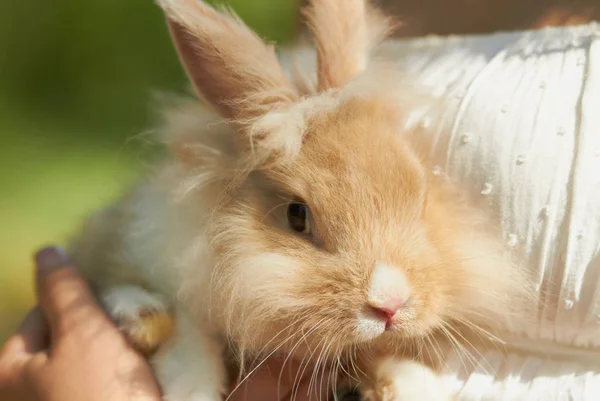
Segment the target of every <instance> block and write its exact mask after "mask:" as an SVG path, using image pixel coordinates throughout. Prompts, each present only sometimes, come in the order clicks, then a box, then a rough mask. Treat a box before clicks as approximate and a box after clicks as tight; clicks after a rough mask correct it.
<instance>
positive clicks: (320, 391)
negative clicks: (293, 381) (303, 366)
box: [281, 371, 334, 401]
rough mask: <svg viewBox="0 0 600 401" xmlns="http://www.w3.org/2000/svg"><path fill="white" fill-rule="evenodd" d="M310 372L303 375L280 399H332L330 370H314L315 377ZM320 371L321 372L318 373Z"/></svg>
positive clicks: (297, 400)
mask: <svg viewBox="0 0 600 401" xmlns="http://www.w3.org/2000/svg"><path fill="white" fill-rule="evenodd" d="M310 373H311V374H309V375H307V376H305V377H304V378H303V379H302V381H301V382H300V383H299V384H298V386H295V387H293V388H292V390H291V391H290V392H289V393H288V394H287V395H286V396H285V397H284V398H282V399H281V401H291V400H293V401H329V400H332V399H333V398H334V397H333V391H332V383H333V377H332V376H331V375H332V373H333V372H332V371H324V372H320V371H316V372H315V375H316V376H315V378H314V379H313V377H312V373H313V372H312V371H311V372H310ZM319 373H321V374H319Z"/></svg>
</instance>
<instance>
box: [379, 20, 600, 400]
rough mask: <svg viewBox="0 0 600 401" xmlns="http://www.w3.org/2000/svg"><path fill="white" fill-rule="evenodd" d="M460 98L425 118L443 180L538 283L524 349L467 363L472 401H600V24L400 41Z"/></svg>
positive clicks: (396, 47) (460, 377)
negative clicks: (459, 190)
mask: <svg viewBox="0 0 600 401" xmlns="http://www.w3.org/2000/svg"><path fill="white" fill-rule="evenodd" d="M382 54H385V55H386V58H389V56H390V54H393V55H394V57H396V58H395V59H396V60H398V61H397V62H398V66H399V68H401V69H405V70H407V71H410V72H412V73H414V74H415V76H416V77H417V78H416V79H417V81H418V83H421V84H425V85H428V86H430V87H431V88H432V89H433V91H434V92H435V93H436V94H438V95H441V96H444V97H445V98H447V99H449V102H448V104H447V105H446V106H445V108H444V112H443V117H442V118H441V119H439V118H436V119H433V118H431V119H428V118H427V117H425V118H424V119H422V120H421V122H420V123H421V124H422V126H423V127H425V128H427V130H426V131H427V132H428V133H426V135H431V138H429V139H430V140H428V141H427V142H430V143H431V157H432V158H433V160H434V163H435V164H436V165H437V166H436V169H437V170H438V171H439V172H440V173H441V174H448V175H449V176H451V177H453V178H455V179H457V180H458V181H459V182H464V183H469V184H470V186H471V187H470V188H471V190H472V191H473V194H474V195H475V196H476V197H477V199H479V201H481V203H482V205H483V206H485V207H486V208H488V209H491V210H492V211H493V212H494V213H495V214H496V215H497V216H499V217H500V220H501V223H502V230H503V234H504V236H505V239H506V241H507V243H508V244H509V245H510V246H512V247H513V249H514V250H515V252H517V253H518V254H520V255H522V257H523V258H525V260H526V261H527V262H528V266H529V268H530V269H532V271H533V274H534V276H535V277H537V283H538V287H537V288H538V291H539V313H538V314H536V315H532V316H531V317H530V320H529V321H528V322H527V324H522V322H520V323H519V325H515V327H508V328H507V329H508V331H509V332H510V334H511V336H512V338H513V340H512V341H513V342H514V344H513V345H514V348H513V349H514V350H513V351H511V352H509V353H508V354H501V353H499V352H498V351H495V350H481V352H482V354H483V355H482V356H481V357H480V358H479V362H480V368H478V369H477V370H475V371H472V370H470V369H465V368H463V367H462V365H463V364H462V361H461V360H460V359H459V358H458V357H454V358H453V359H452V360H451V364H450V366H449V368H448V372H447V373H446V379H447V380H448V382H449V383H450V384H451V385H453V386H455V388H456V389H457V390H459V393H460V399H461V400H469V401H471V400H473V401H474V400H486V401H487V400H489V401H492V400H494V401H495V400H527V401H530V400H540V401H553V400H556V401H559V400H560V401H566V400H577V401H582V400H585V401H588V400H590V401H591V400H595V401H598V400H600V256H599V255H600V253H599V248H600V25H597V24H590V25H585V26H578V27H568V28H549V29H543V30H538V31H527V32H511V33H497V34H491V35H483V36H464V37H451V38H421V39H413V40H407V41H399V42H394V43H391V44H389V45H387V46H386V47H385V48H384V50H383V53H382Z"/></svg>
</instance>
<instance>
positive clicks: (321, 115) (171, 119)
mask: <svg viewBox="0 0 600 401" xmlns="http://www.w3.org/2000/svg"><path fill="white" fill-rule="evenodd" d="M158 3H159V4H160V6H161V7H162V8H163V10H164V12H165V14H166V16H167V21H168V25H169V28H170V32H171V35H172V38H173V41H174V43H175V45H176V48H177V50H178V53H179V56H180V59H181V62H182V64H183V66H184V68H185V70H186V72H187V74H188V76H189V78H190V80H191V82H192V84H193V87H194V88H195V90H196V92H197V95H198V97H200V98H201V99H202V100H203V103H204V104H201V103H200V102H198V101H195V100H190V101H187V100H186V101H182V102H180V103H179V104H178V105H176V107H174V108H172V109H170V110H169V111H168V112H167V113H166V118H165V120H166V123H165V126H164V127H163V129H162V133H163V139H164V141H165V143H166V147H167V149H168V151H169V157H168V159H167V160H166V161H165V162H164V163H163V164H161V165H160V166H158V168H157V169H156V174H155V175H154V176H153V177H152V178H151V179H148V180H146V181H145V182H143V183H141V184H139V185H138V186H137V187H136V188H134V189H132V190H131V192H129V193H128V194H127V195H126V196H125V197H123V199H122V200H121V201H119V202H118V203H117V204H115V205H113V206H111V207H109V208H107V209H106V210H103V211H101V212H99V213H98V214H96V215H94V216H91V217H90V218H89V219H88V220H87V221H86V223H85V225H84V228H83V232H82V233H81V235H79V236H78V237H77V239H76V240H75V241H73V243H72V246H71V248H70V253H71V254H72V256H73V259H74V260H75V261H76V262H77V263H78V264H79V265H80V266H81V268H82V270H83V272H84V273H85V275H86V277H87V278H88V279H89V280H90V282H91V283H92V285H93V287H94V289H95V291H96V293H97V295H98V298H99V299H100V300H101V302H103V304H104V306H105V308H106V310H107V311H108V313H109V314H110V315H111V317H112V318H113V319H114V320H115V321H117V322H119V324H120V325H121V326H122V327H123V328H124V330H125V332H126V333H127V335H128V336H129V337H130V338H131V340H132V342H133V343H134V344H135V345H137V346H138V347H139V348H140V349H141V350H142V351H144V352H147V353H148V354H152V355H151V357H150V358H151V362H152V364H153V366H154V368H155V371H156V374H157V377H158V380H159V382H160V384H161V386H162V388H163V390H164V393H165V398H166V399H167V400H169V401H200V400H219V399H221V398H222V396H223V394H224V391H225V390H224V389H225V385H226V383H227V378H228V372H227V369H226V365H227V364H226V355H229V356H231V357H232V360H233V361H235V363H236V364H237V367H238V368H242V369H243V368H251V367H252V366H254V365H251V364H249V363H248V361H250V360H259V361H260V360H262V359H263V358H264V357H265V356H267V355H269V354H271V353H274V352H281V353H286V354H288V355H294V356H296V357H299V358H305V359H306V360H312V361H313V362H317V364H318V365H319V364H320V365H321V366H323V364H327V363H331V362H335V363H336V364H338V366H339V367H340V369H339V371H340V372H341V371H343V370H346V368H345V367H348V369H349V368H350V367H354V368H357V369H356V371H359V370H360V371H362V372H363V373H364V374H365V375H366V376H364V375H363V374H362V373H361V375H359V376H360V377H364V383H373V385H372V386H371V388H370V390H369V388H368V384H366V385H365V386H366V387H365V388H366V390H365V394H366V396H367V397H368V398H372V399H377V398H388V399H398V400H407V401H411V400H419V401H420V400H422V399H423V398H422V394H417V395H412V396H411V395H410V394H409V395H406V394H408V393H407V392H395V391H396V390H394V389H395V388H396V389H399V388H401V387H402V386H400V387H398V385H397V383H398V380H402V377H406V382H405V386H409V385H413V384H414V383H413V382H414V381H415V378H416V377H424V376H422V375H420V373H419V372H421V373H422V372H423V369H425V368H424V367H423V366H422V365H421V364H419V363H413V362H410V363H409V362H406V360H408V359H409V358H410V359H412V358H413V357H415V356H417V355H422V356H424V358H422V359H423V361H424V363H426V362H428V359H431V361H430V362H432V366H435V363H434V362H435V361H434V359H436V358H433V357H432V358H427V355H428V354H431V352H429V353H428V352H423V351H424V349H427V346H424V347H421V346H420V345H421V344H428V342H427V340H429V341H431V338H435V336H437V335H438V333H439V332H445V333H448V332H449V329H446V328H447V327H451V330H452V332H458V330H459V327H462V326H465V327H472V328H477V327H480V326H482V327H483V326H485V327H488V326H490V324H491V323H496V322H500V321H502V319H503V318H505V317H507V316H510V315H511V313H512V312H513V310H514V308H512V306H513V305H518V304H519V301H518V298H519V297H522V296H523V295H525V294H526V293H527V288H528V285H527V279H526V277H525V276H524V275H523V273H521V271H520V270H519V269H518V268H517V267H516V266H515V265H514V264H513V263H512V262H511V261H510V260H509V259H508V258H506V257H505V255H504V250H503V247H502V242H501V241H498V240H497V238H496V236H495V234H494V232H493V230H491V229H490V227H492V226H493V225H492V224H491V223H489V222H488V221H487V220H486V219H485V217H483V216H482V215H481V213H480V212H479V211H477V210H476V209H474V208H472V207H471V206H469V204H468V201H467V200H466V199H463V196H462V195H461V191H460V190H459V189H458V187H456V186H454V185H453V184H452V183H449V182H447V180H446V179H445V178H443V177H441V176H437V175H435V174H434V173H433V172H432V169H431V167H430V166H428V165H427V163H426V159H425V158H423V157H422V155H420V154H419V151H418V149H419V146H418V135H416V134H415V132H411V131H409V130H408V129H404V128H403V127H405V126H406V121H407V118H408V114H409V113H408V110H410V109H411V108H412V107H413V106H415V105H416V104H417V103H418V102H421V101H422V100H424V99H426V98H425V97H421V95H419V94H418V93H417V92H415V91H413V89H411V88H410V86H409V85H407V84H406V82H405V80H403V79H402V76H401V74H399V73H398V72H396V71H394V69H393V68H389V67H385V66H384V64H375V63H371V62H370V56H369V55H370V54H371V51H372V50H373V48H374V46H376V45H377V43H378V42H379V41H380V40H381V39H382V38H383V37H384V35H385V33H386V32H387V30H388V26H389V25H388V21H387V19H386V18H383V17H382V16H381V15H379V13H377V12H376V11H375V10H374V9H372V8H371V7H369V6H368V4H365V1H364V0H313V1H312V3H311V4H310V6H309V7H308V8H307V9H306V13H305V14H306V16H307V18H308V22H309V27H310V28H311V30H312V33H313V35H314V41H315V48H316V54H317V59H318V62H317V64H318V65H317V69H316V76H317V77H318V85H317V88H316V89H315V90H314V93H310V92H311V90H309V89H307V88H309V86H308V85H298V84H294V83H293V82H292V81H291V80H290V79H289V78H288V77H287V76H286V74H284V72H283V70H282V68H281V67H280V64H279V62H278V60H277V57H276V55H275V53H274V51H273V49H272V48H271V47H270V46H268V45H266V44H265V43H264V42H263V41H261V40H260V38H259V37H258V36H257V35H255V34H254V33H253V32H252V31H251V30H249V29H248V28H247V27H246V26H245V25H244V24H243V23H242V21H240V20H239V19H238V18H237V17H235V16H234V15H233V14H232V13H230V12H226V11H217V10H215V9H214V8H212V7H210V6H208V5H206V4H204V3H203V2H201V1H197V0H159V1H158ZM206 105H208V106H209V108H210V110H208V109H207V108H206V107H205V106H206ZM417 134H418V133H417ZM172 317H174V318H172ZM457 338H460V337H458V336H457ZM159 345H160V346H159ZM156 348H158V350H156ZM155 351H156V352H155ZM379 355H381V356H382V357H383V356H386V355H387V356H393V357H394V358H395V359H394V362H393V363H392V364H391V365H390V360H389V359H385V358H383V359H380V358H378V357H377V356H379ZM405 358H406V359H405ZM377 361H382V362H377ZM361 366H362V368H361ZM432 375H433V374H432ZM427 377H429V376H427ZM432 377H434V376H432ZM388 379H393V380H392V381H393V383H395V384H386V383H387V382H386V380H388ZM369 380H370V381H369ZM361 381H362V379H361ZM388 381H389V380H388ZM390 383H391V382H390ZM373 386H375V387H376V388H375V389H373ZM394 386H396V387H394ZM390 391H391V393H390ZM431 397H432V399H436V400H437V399H440V400H443V399H446V398H447V397H448V394H444V393H440V394H437V395H435V394H434V395H431Z"/></svg>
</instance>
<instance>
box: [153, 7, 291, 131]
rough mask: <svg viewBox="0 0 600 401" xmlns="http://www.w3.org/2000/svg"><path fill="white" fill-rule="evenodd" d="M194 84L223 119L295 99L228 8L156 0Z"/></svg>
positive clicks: (266, 50) (269, 52)
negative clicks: (219, 9)
mask: <svg viewBox="0 0 600 401" xmlns="http://www.w3.org/2000/svg"><path fill="white" fill-rule="evenodd" d="M157 2H158V4H159V5H160V6H161V8H162V9H163V10H164V12H165V14H166V17H167V23H168V25H169V28H170V31H171V36H172V38H173V42H174V44H175V47H176V48H177V51H178V54H179V58H180V60H181V63H182V64H183V67H184V68H185V70H186V72H187V75H188V77H189V78H190V80H191V82H192V84H193V85H194V88H195V90H196V92H197V94H198V95H199V97H201V98H202V99H203V100H205V101H206V102H207V103H209V104H210V105H212V106H213V107H214V108H215V109H216V110H217V111H218V112H219V113H220V114H221V115H222V116H223V117H225V118H228V119H233V120H235V121H236V122H238V123H241V125H242V126H243V124H244V121H250V120H252V119H253V118H256V117H260V116H261V115H263V114H266V113H267V112H268V111H269V110H271V109H273V108H275V107H277V106H280V105H282V104H287V103H292V102H294V101H295V100H297V94H296V90H295V88H294V87H293V86H292V85H291V84H290V82H289V81H288V79H287V78H286V77H285V75H284V73H283V70H282V69H281V67H280V65H279V62H278V60H277V57H276V55H275V52H274V50H273V48H272V46H268V45H266V44H265V43H264V42H263V41H262V40H261V39H260V38H259V37H258V36H257V35H256V34H255V33H254V32H252V30H250V29H249V28H248V27H247V26H246V25H244V23H243V22H242V21H241V20H240V19H239V18H237V17H236V16H235V15H234V14H233V13H232V12H229V11H227V10H223V11H220V12H218V11H217V10H215V9H214V8H212V7H211V6H209V5H207V4H205V3H204V2H203V1H200V0H157Z"/></svg>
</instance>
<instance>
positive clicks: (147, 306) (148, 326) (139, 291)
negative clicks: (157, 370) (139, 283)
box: [102, 286, 174, 355]
mask: <svg viewBox="0 0 600 401" xmlns="http://www.w3.org/2000/svg"><path fill="white" fill-rule="evenodd" d="M102 301H103V303H104V306H105V308H106V311H107V313H108V314H109V316H110V317H111V318H112V319H113V321H114V322H115V323H116V324H117V325H118V326H119V328H120V329H121V330H122V331H123V332H124V334H125V336H126V337H127V338H128V340H129V341H130V343H131V344H132V345H133V347H134V348H136V349H137V350H138V351H139V352H141V353H142V354H144V355H151V354H153V353H154V352H155V351H156V350H157V349H158V347H159V346H160V345H161V344H162V343H164V342H165V341H166V340H167V339H168V338H169V337H170V336H171V333H172V332H173V328H174V317H173V315H172V313H171V312H170V311H169V309H168V307H167V306H166V303H165V302H164V301H163V300H162V299H161V297H160V296H159V295H158V294H152V293H149V292H147V291H146V290H144V289H143V288H141V287H136V286H122V287H114V288H111V289H109V290H107V291H105V292H104V293H103V294H102Z"/></svg>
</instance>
